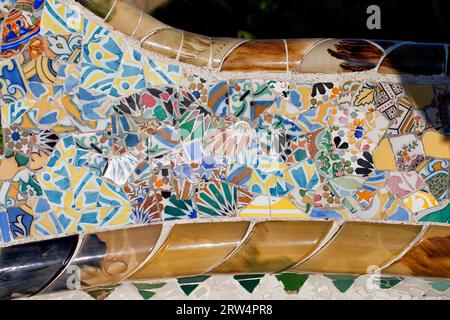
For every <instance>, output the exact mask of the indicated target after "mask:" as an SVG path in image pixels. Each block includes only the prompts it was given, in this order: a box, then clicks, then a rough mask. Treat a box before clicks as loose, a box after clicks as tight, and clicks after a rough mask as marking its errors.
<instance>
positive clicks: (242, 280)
mask: <svg viewBox="0 0 450 320" xmlns="http://www.w3.org/2000/svg"><path fill="white" fill-rule="evenodd" d="M262 277H264V274H248V275H247V274H244V275H237V276H234V277H233V278H234V279H235V280H236V281H237V282H239V284H240V285H241V286H242V287H243V288H244V289H245V290H247V291H248V292H249V293H253V291H254V290H255V288H256V287H257V286H258V284H259V282H260V281H261V279H262Z"/></svg>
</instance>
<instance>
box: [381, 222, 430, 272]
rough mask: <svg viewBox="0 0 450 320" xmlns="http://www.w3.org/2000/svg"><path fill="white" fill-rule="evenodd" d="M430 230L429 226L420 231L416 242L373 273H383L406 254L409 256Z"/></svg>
mask: <svg viewBox="0 0 450 320" xmlns="http://www.w3.org/2000/svg"><path fill="white" fill-rule="evenodd" d="M428 228H429V226H427V225H425V226H423V227H422V229H421V230H420V232H419V233H418V234H417V236H416V237H415V238H414V240H413V241H411V242H410V243H409V244H408V245H407V246H406V247H405V248H404V249H403V251H402V252H401V253H400V254H399V255H398V256H397V257H396V258H394V259H392V260H391V261H389V262H387V263H386V264H385V265H384V266H382V267H380V268H378V269H376V270H375V271H374V272H373V273H381V271H382V270H384V269H387V268H388V267H390V266H391V265H393V264H394V263H395V262H397V261H399V260H400V259H401V258H403V256H404V255H405V254H407V253H408V252H409V250H411V248H412V247H414V246H415V245H416V244H417V243H418V242H419V241H420V240H422V237H423V235H424V234H425V232H427V230H428Z"/></svg>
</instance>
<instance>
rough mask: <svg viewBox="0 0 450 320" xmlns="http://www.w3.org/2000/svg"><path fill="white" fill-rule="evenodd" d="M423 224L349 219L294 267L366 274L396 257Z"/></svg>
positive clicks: (318, 270)
mask: <svg viewBox="0 0 450 320" xmlns="http://www.w3.org/2000/svg"><path fill="white" fill-rule="evenodd" d="M421 228H422V227H421V226H418V225H402V224H387V223H368V222H346V223H345V224H344V226H343V227H342V228H341V229H340V230H339V231H338V233H337V234H336V235H335V237H334V238H333V239H332V240H331V241H330V243H328V244H327V245H326V246H325V247H324V248H322V249H321V250H320V251H319V252H318V253H316V254H315V255H314V256H313V257H311V258H310V259H308V260H307V261H305V262H304V263H302V264H300V265H298V266H296V267H294V268H292V269H291V270H292V271H295V272H318V273H341V274H365V273H367V272H369V271H372V270H373V269H377V268H381V267H382V266H384V265H386V264H387V263H389V262H390V261H392V260H393V259H395V258H396V257H397V256H398V255H399V254H400V253H401V252H402V251H403V250H404V249H405V248H406V246H407V245H409V244H410V243H411V242H412V241H413V240H414V239H415V238H416V236H417V235H418V234H419V232H420V230H421Z"/></svg>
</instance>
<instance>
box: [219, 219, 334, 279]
mask: <svg viewBox="0 0 450 320" xmlns="http://www.w3.org/2000/svg"><path fill="white" fill-rule="evenodd" d="M332 224H333V223H332V222H329V221H327V222H324V221H266V222H260V223H257V224H256V225H255V227H254V229H253V231H252V233H251V235H250V236H249V238H248V239H247V240H246V241H245V243H244V244H243V245H242V246H241V247H240V248H239V249H238V250H237V251H236V253H234V254H233V255H232V256H231V257H230V258H229V259H227V260H226V261H225V262H224V263H223V264H221V265H220V266H219V267H218V268H216V269H214V270H212V272H211V273H213V274H214V273H253V272H278V271H282V270H285V269H287V268H289V267H290V266H292V265H294V264H296V263H298V262H299V261H300V260H301V259H303V258H305V257H306V256H307V255H308V254H310V253H311V252H312V251H313V250H314V249H315V248H316V247H317V246H318V245H319V244H320V242H321V241H322V240H323V238H324V237H325V236H326V235H327V234H328V232H329V230H330V228H331V226H332Z"/></svg>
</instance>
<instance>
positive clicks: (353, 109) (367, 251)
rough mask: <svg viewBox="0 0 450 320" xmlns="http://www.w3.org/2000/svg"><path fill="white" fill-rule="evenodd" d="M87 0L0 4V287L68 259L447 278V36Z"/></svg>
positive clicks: (49, 272)
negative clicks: (351, 31)
mask: <svg viewBox="0 0 450 320" xmlns="http://www.w3.org/2000/svg"><path fill="white" fill-rule="evenodd" d="M79 2H80V3H81V4H82V5H83V6H85V7H86V8H87V9H86V8H83V7H82V6H81V5H80V4H78V3H76V2H73V1H71V0H45V1H44V0H40V1H39V0H34V1H33V0H17V1H13V0H3V1H0V23H1V28H2V38H1V47H0V93H1V99H2V102H1V129H2V130H1V133H2V145H1V147H2V160H1V164H0V234H1V242H2V246H3V248H2V249H1V250H0V273H1V274H2V276H3V275H4V277H2V279H3V278H5V279H7V280H5V281H3V280H0V297H2V298H14V297H19V296H23V295H25V296H26V295H31V294H35V293H38V292H44V293H48V292H53V291H56V290H61V289H66V288H67V283H68V281H69V278H70V275H71V274H72V273H73V269H71V267H76V268H78V269H81V283H82V285H83V286H84V287H89V288H90V287H96V286H102V285H106V284H114V283H118V282H120V281H122V280H124V279H125V278H127V279H149V278H173V277H183V276H195V275H198V274H217V273H231V274H235V273H244V274H245V273H258V272H260V273H265V272H280V271H284V270H288V269H289V270H293V271H294V272H317V273H324V274H328V273H342V274H356V275H357V274H364V273H367V272H370V271H371V270H372V269H370V268H371V267H373V266H375V267H374V269H373V270H381V271H382V272H385V273H387V274H393V275H412V276H422V277H444V278H445V277H447V278H449V277H450V270H449V269H448V268H446V267H445V266H446V263H447V264H448V261H449V259H450V227H448V226H446V224H447V223H448V222H449V221H450V206H449V195H448V193H449V181H450V180H449V162H450V138H449V136H450V95H449V91H450V81H449V79H448V75H449V67H448V54H449V50H448V46H447V45H446V44H414V43H396V42H393V41H378V42H377V41H368V40H352V39H348V40H336V39H329V40H320V39H304V40H302V39H300V40H253V41H246V42H244V41H242V40H237V39H236V40H235V39H211V38H208V37H202V36H197V35H193V34H190V33H186V32H182V31H180V30H176V29H173V28H170V27H168V26H164V25H162V24H161V23H159V22H158V21H156V20H154V19H153V18H151V17H150V16H147V15H145V14H143V13H142V12H140V11H139V10H138V9H136V8H134V7H133V6H132V5H131V4H128V3H126V2H123V1H120V0H119V1H101V2H100V1H79ZM89 10H90V11H89ZM91 11H92V12H93V13H92V12H91ZM94 13H95V14H96V15H94ZM127 36H128V37H127ZM364 72H365V73H364ZM308 74H309V75H310V74H315V77H316V78H320V79H321V80H320V81H318V80H317V81H314V77H313V76H307V75H308ZM327 74H329V75H330V76H329V77H328V76H327ZM337 74H338V75H339V76H336V75H337ZM397 74H399V75H402V77H400V76H398V77H397V76H395V75H397ZM303 75H304V76H303ZM266 219H269V220H268V221H266ZM182 222H183V223H182ZM194 222H197V223H194ZM23 242H26V243H24V244H19V243H23ZM186 243H189V244H190V246H186ZM43 252H45V253H48V256H46V258H43V256H44V253H43ZM358 254H359V255H360V258H355V255H358ZM35 260H37V261H41V262H42V263H44V261H45V268H41V267H36V265H31V264H30V265H28V267H26V268H23V270H22V271H11V270H13V269H14V268H13V267H14V266H16V267H17V266H22V265H27V264H29V263H30V261H35ZM186 261H190V262H189V263H186ZM71 270H72V271H71ZM373 270H372V271H373ZM69 271H71V272H69ZM3 283H4V284H3Z"/></svg>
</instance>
